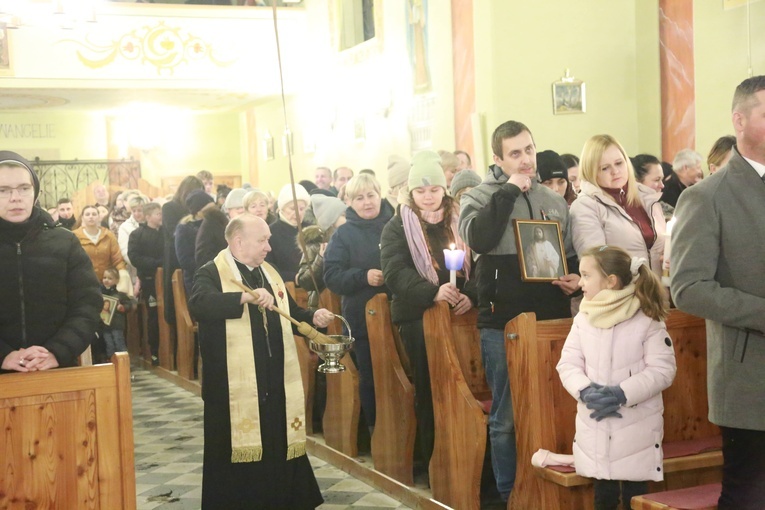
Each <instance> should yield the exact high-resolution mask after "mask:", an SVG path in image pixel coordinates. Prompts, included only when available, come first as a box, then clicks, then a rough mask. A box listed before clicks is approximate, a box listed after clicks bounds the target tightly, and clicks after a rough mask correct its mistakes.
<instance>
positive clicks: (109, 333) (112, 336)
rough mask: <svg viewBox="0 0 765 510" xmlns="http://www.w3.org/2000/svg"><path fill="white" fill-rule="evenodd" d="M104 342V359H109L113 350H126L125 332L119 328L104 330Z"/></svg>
mask: <svg viewBox="0 0 765 510" xmlns="http://www.w3.org/2000/svg"><path fill="white" fill-rule="evenodd" d="M104 343H105V344H106V359H107V360H111V359H112V356H113V355H114V353H115V352H123V351H124V352H127V346H126V345H125V334H124V333H123V332H122V330H119V329H106V330H104Z"/></svg>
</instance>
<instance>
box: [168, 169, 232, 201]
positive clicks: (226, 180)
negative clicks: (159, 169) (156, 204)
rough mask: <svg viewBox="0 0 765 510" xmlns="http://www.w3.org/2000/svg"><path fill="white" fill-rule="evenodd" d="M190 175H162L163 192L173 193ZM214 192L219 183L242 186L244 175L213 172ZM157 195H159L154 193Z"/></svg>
mask: <svg viewBox="0 0 765 510" xmlns="http://www.w3.org/2000/svg"><path fill="white" fill-rule="evenodd" d="M186 177H188V175H168V176H166V177H162V193H163V194H165V195H169V194H173V193H175V192H176V191H177V190H178V185H179V184H180V183H181V181H182V180H183V179H185V178H186ZM213 183H214V186H213V193H215V192H216V191H217V187H218V185H219V184H225V185H226V186H228V187H229V188H232V189H233V188H241V187H242V176H241V175H238V174H228V175H215V174H213ZM154 196H157V195H154Z"/></svg>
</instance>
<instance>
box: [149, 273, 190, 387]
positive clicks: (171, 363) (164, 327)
mask: <svg viewBox="0 0 765 510" xmlns="http://www.w3.org/2000/svg"><path fill="white" fill-rule="evenodd" d="M181 283H183V279H181ZM154 285H156V291H157V314H158V316H159V317H158V322H159V366H161V367H162V368H164V369H165V370H175V369H176V366H175V356H174V351H175V327H174V326H173V325H172V324H169V323H168V322H167V321H166V320H165V278H164V270H163V269H162V268H161V267H158V268H157V273H156V276H155V277H154ZM171 290H172V289H171ZM184 290H185V289H184ZM199 373H200V374H201V373H202V372H199Z"/></svg>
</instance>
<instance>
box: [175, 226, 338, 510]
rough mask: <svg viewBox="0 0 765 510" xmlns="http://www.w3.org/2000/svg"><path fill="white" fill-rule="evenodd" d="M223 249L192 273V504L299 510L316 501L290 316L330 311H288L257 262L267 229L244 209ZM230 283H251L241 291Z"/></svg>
mask: <svg viewBox="0 0 765 510" xmlns="http://www.w3.org/2000/svg"><path fill="white" fill-rule="evenodd" d="M225 236H226V242H227V243H228V248H226V249H225V250H223V251H221V252H220V253H219V254H218V255H217V256H216V257H215V259H214V260H212V261H210V262H208V263H207V264H205V265H204V266H202V267H201V268H200V269H199V270H198V271H197V273H196V278H195V281H194V287H193V291H192V295H191V298H190V299H189V310H190V311H191V313H192V315H193V316H194V317H195V318H196V319H197V321H198V322H199V344H200V348H201V351H202V359H203V360H204V364H203V378H202V398H203V399H204V464H203V471H202V509H203V510H217V509H220V510H224V509H225V510H235V509H248V510H249V509H285V508H290V509H309V508H316V507H317V506H319V505H320V504H321V503H322V502H323V499H322V496H321V492H320V491H319V486H318V484H317V483H316V478H315V477H314V475H313V470H312V469H311V465H310V463H309V461H308V458H307V457H306V452H305V441H306V437H305V423H306V422H305V412H304V410H305V403H304V402H305V401H304V396H303V383H302V378H301V375H300V365H299V364H298V359H297V352H296V350H295V343H294V339H293V336H292V335H293V330H292V325H291V324H290V322H289V321H288V320H287V319H285V318H283V317H281V316H280V315H279V314H278V313H277V312H275V311H273V309H274V308H277V307H278V308H279V309H280V310H282V311H284V312H287V313H288V314H289V315H291V316H292V317H293V318H295V319H297V320H298V321H305V322H307V323H309V324H310V323H313V324H314V325H315V326H317V327H326V326H327V325H328V324H329V322H330V321H331V320H332V318H333V315H332V314H331V313H330V312H329V311H327V310H325V309H320V310H317V311H315V312H309V311H306V310H304V309H302V308H298V306H297V305H296V304H295V302H294V301H293V300H292V298H291V297H290V295H289V294H288V293H287V290H286V288H285V286H284V282H283V281H282V279H281V278H280V277H279V273H278V271H277V270H276V269H275V268H274V267H273V266H271V265H269V264H268V263H266V262H264V261H265V258H266V255H267V254H268V252H269V251H271V247H270V245H269V238H270V237H271V232H270V230H269V228H268V225H267V224H266V222H265V221H263V220H262V219H260V218H259V217H257V216H254V215H251V214H244V215H242V216H239V217H237V218H235V219H233V220H231V222H230V223H229V224H228V226H227V227H226V232H225ZM234 281H236V282H239V283H241V284H243V285H245V286H247V287H249V288H250V289H252V290H253V292H254V294H255V295H256V296H257V297H255V296H253V295H252V294H250V293H247V292H242V290H241V288H240V287H238V286H237V284H236V283H234Z"/></svg>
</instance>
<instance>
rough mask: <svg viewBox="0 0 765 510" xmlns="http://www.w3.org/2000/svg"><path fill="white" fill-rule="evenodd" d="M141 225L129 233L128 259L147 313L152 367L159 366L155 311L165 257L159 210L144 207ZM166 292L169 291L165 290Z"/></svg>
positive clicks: (148, 206) (155, 205) (157, 320)
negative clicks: (160, 269) (159, 271)
mask: <svg viewBox="0 0 765 510" xmlns="http://www.w3.org/2000/svg"><path fill="white" fill-rule="evenodd" d="M143 217H144V223H141V224H140V225H139V226H138V228H137V229H135V230H134V231H133V232H131V233H130V238H129V240H128V255H129V256H130V260H131V262H132V264H133V266H134V267H135V268H136V271H137V273H138V279H139V280H140V282H141V301H143V302H144V303H145V304H146V310H148V321H147V322H148V335H147V336H148V337H149V350H150V351H151V364H152V365H154V366H157V365H159V314H158V311H157V286H156V282H155V280H156V274H157V268H158V267H162V264H163V260H164V256H165V232H164V229H163V228H162V207H161V206H160V205H159V204H158V203H156V202H150V203H148V204H146V205H144V206H143ZM167 291H170V289H169V288H168V289H167Z"/></svg>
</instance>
